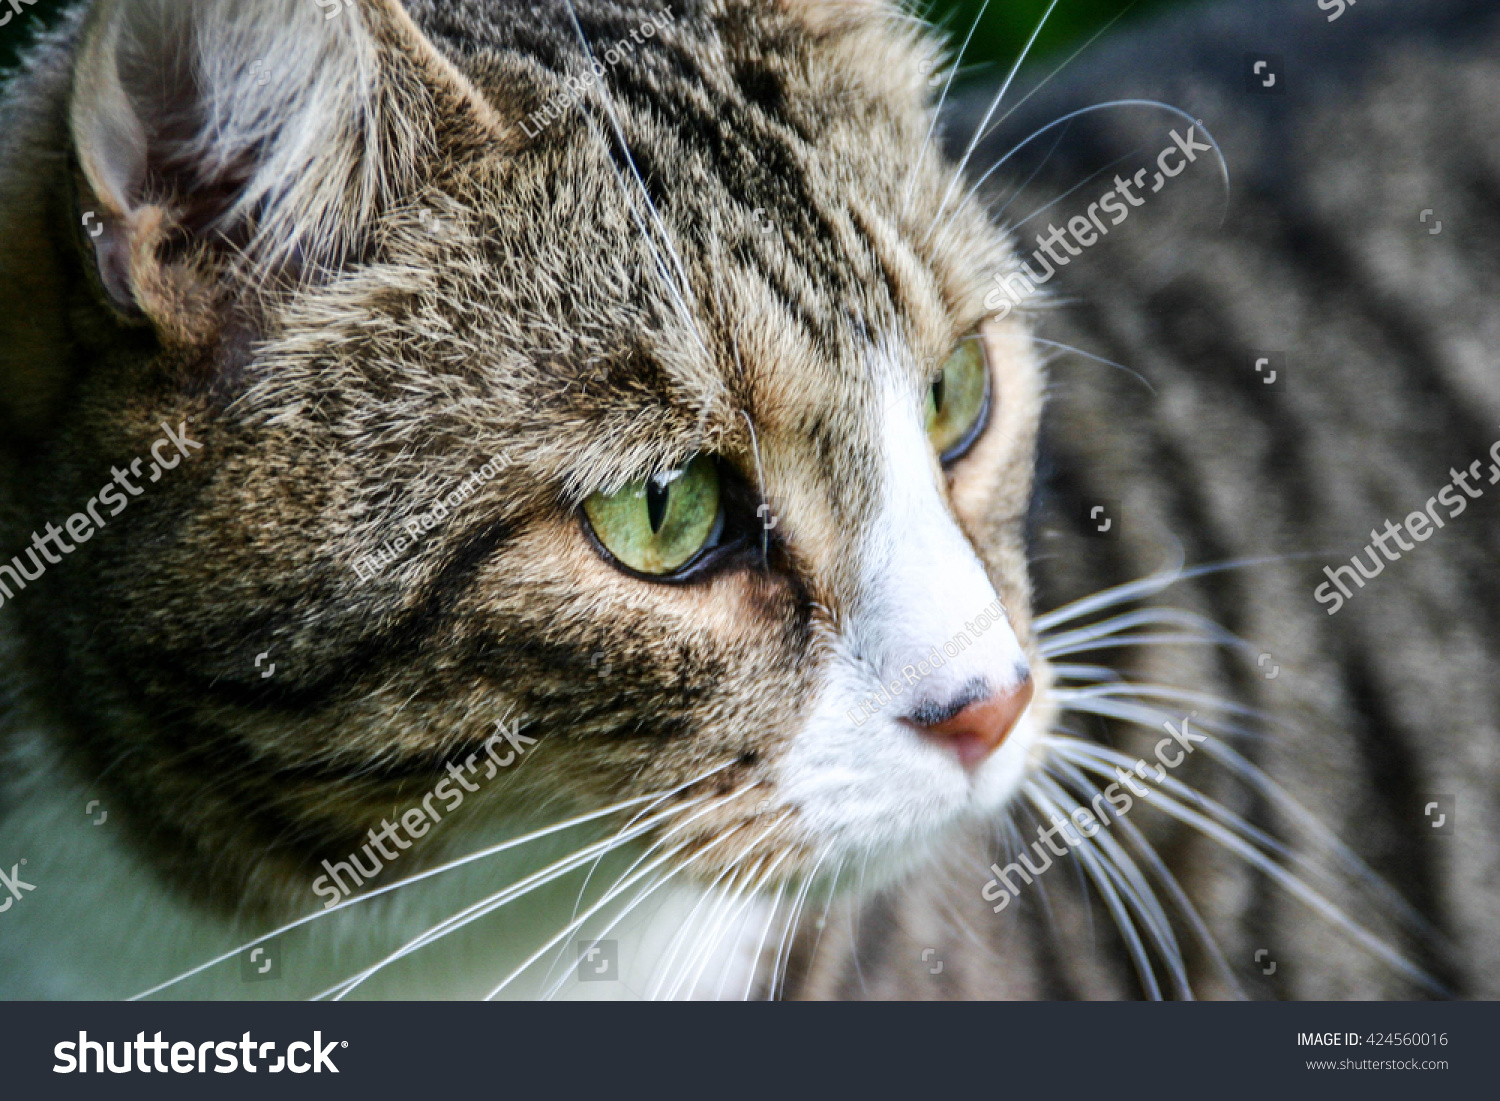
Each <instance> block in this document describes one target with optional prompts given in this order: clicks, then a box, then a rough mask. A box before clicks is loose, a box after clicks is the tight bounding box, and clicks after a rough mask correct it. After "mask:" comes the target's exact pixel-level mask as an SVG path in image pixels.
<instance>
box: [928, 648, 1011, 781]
mask: <svg viewBox="0 0 1500 1101" xmlns="http://www.w3.org/2000/svg"><path fill="white" fill-rule="evenodd" d="M1032 691H1033V687H1032V682H1031V677H1030V673H1029V671H1027V676H1026V678H1025V679H1024V680H1022V681H1021V682H1020V683H1019V684H1017V685H1015V686H1014V687H1012V688H1008V689H1006V690H1004V691H1003V692H990V691H989V690H988V689H981V690H980V691H979V692H978V693H977V694H976V693H975V692H974V691H973V690H972V689H966V690H965V691H964V692H962V693H960V694H959V696H957V697H955V699H954V700H952V701H951V702H949V703H946V704H924V705H922V706H919V707H917V708H916V709H915V710H914V711H913V712H912V713H911V715H910V716H909V719H908V721H909V722H911V723H912V724H913V725H914V726H916V727H917V728H918V729H920V730H921V731H922V732H923V733H924V734H926V735H927V736H928V737H929V738H931V739H933V740H934V741H936V742H939V743H941V744H943V745H945V746H947V747H948V748H950V749H952V750H953V751H954V752H955V753H957V754H958V758H959V760H960V761H961V762H962V763H963V765H964V767H965V768H975V767H977V766H978V765H980V764H982V763H983V762H984V761H985V760H986V759H987V758H988V757H989V756H990V754H992V753H994V752H995V750H997V749H999V748H1000V746H1001V745H1003V744H1004V742H1005V739H1006V738H1008V737H1009V736H1010V732H1011V731H1012V730H1014V729H1015V726H1016V723H1018V722H1020V720H1021V715H1022V714H1023V713H1024V712H1025V711H1026V708H1027V706H1028V705H1029V704H1030V703H1031V696H1032Z"/></svg>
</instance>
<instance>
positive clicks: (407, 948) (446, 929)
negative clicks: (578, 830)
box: [314, 781, 734, 1000]
mask: <svg viewBox="0 0 1500 1101" xmlns="http://www.w3.org/2000/svg"><path fill="white" fill-rule="evenodd" d="M694 782H696V781H694ZM687 786H690V785H680V786H679V787H678V788H677V789H675V790H677V791H680V790H682V788H684V787H687ZM671 794H673V793H670V792H669V793H668V796H670V795H671ZM663 798H665V797H663ZM708 798H709V796H708V795H706V794H705V795H701V796H699V797H697V798H696V799H693V800H691V801H689V802H687V803H685V804H683V805H682V806H678V807H672V808H670V809H668V810H665V811H662V812H660V813H658V814H656V815H654V816H653V817H651V818H649V819H647V820H646V821H645V822H642V823H641V824H639V825H637V826H633V827H631V826H625V827H621V828H620V829H619V830H617V831H616V832H615V833H614V834H612V835H611V836H610V837H607V838H605V839H603V840H602V841H598V842H595V843H594V844H592V845H588V846H586V847H585V848H583V849H581V850H579V851H577V852H575V853H573V854H571V855H570V856H566V857H563V858H562V859H561V860H559V861H556V862H554V863H553V864H551V865H549V866H547V867H546V868H543V869H541V870H540V871H537V872H534V873H532V874H531V875H529V876H527V877H525V878H524V879H522V880H520V881H518V882H516V883H514V884H511V885H509V886H507V887H505V888H503V889H502V890H500V891H497V892H496V893H494V894H492V895H490V896H488V897H486V898H484V899H481V900H479V901H478V902H475V903H473V904H471V905H469V906H468V907H465V908H464V909H463V910H461V911H459V912H458V913H457V914H454V915H452V916H450V917H448V918H446V919H444V920H443V921H441V922H438V923H437V924H435V925H433V926H431V927H430V928H428V929H426V930H425V931H423V932H422V933H421V934H419V935H418V936H417V937H415V938H413V939H412V940H410V941H408V942H407V943H406V944H404V945H402V946H401V948H399V949H398V950H397V951H396V952H394V953H392V954H391V955H389V956H387V957H386V958H385V959H383V960H381V961H379V962H378V963H376V964H374V965H373V966H372V967H370V968H368V969H366V970H365V971H364V972H361V973H360V974H358V975H356V976H354V978H352V979H348V980H345V981H344V982H342V983H338V984H336V985H335V986H333V987H332V988H330V989H329V990H326V991H324V992H323V993H322V994H319V995H317V996H316V998H315V999H314V1000H319V999H321V998H323V997H326V996H330V995H333V994H334V993H335V992H337V998H338V999H342V998H343V997H344V996H345V995H347V994H348V993H349V992H350V991H351V990H353V989H354V987H356V986H358V985H360V984H362V983H363V982H365V981H366V980H367V979H369V978H370V977H371V976H373V975H374V974H376V973H377V972H378V971H380V970H381V969H383V968H385V967H387V966H389V965H390V964H391V963H394V962H395V961H396V960H399V959H402V958H404V957H405V956H407V955H410V954H411V953H413V952H416V951H418V950H420V949H421V948H423V947H425V946H427V945H428V944H432V943H434V942H436V941H438V940H441V939H442V938H443V937H445V936H448V935H449V934H450V933H453V932H456V931H457V930H459V929H461V928H463V927H465V926H467V925H470V924H472V923H473V922H475V921H478V920H479V919H481V918H483V917H485V916H486V915H488V914H490V913H493V912H494V911H495V910H498V909H500V908H501V907H502V906H505V905H508V904H509V903H510V902H513V901H514V900H515V899H517V898H521V897H523V896H524V895H526V894H529V893H530V892H532V891H534V890H536V889H537V888H539V887H542V886H545V885H546V884H547V883H551V882H553V881H554V880H556V879H557V878H559V877H560V876H562V875H565V874H567V873H568V872H571V871H574V870H575V869H577V868H580V867H582V866H583V865H584V864H586V863H588V861H589V860H591V859H597V858H600V857H602V856H604V855H607V854H608V853H610V852H612V851H614V850H615V849H618V848H619V847H621V846H622V845H624V844H625V843H627V842H629V841H632V840H634V839H635V838H637V837H640V836H642V835H643V834H647V833H649V832H650V831H651V830H653V829H655V828H656V827H657V826H659V825H661V824H662V823H664V822H667V821H670V820H671V819H672V818H674V817H675V816H677V815H681V814H685V813H686V812H687V811H689V810H692V809H693V808H694V807H697V806H700V805H701V804H702V803H704V802H705V800H707V799H708ZM732 798H734V796H733V795H732V794H731V795H726V796H722V797H720V798H719V799H718V800H717V801H716V802H714V803H711V804H710V805H709V806H708V807H707V808H705V809H704V810H703V811H700V812H699V814H697V815H693V816H692V817H691V818H689V819H688V821H689V822H691V821H693V820H694V819H695V818H697V817H699V816H701V814H704V813H708V812H710V811H712V810H713V809H715V807H716V806H720V805H722V804H723V803H725V802H727V801H729V800H730V799H732ZM660 801H661V800H658V802H660ZM677 828H680V827H673V829H674V830H675V829H677Z"/></svg>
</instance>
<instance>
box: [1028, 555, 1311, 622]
mask: <svg viewBox="0 0 1500 1101" xmlns="http://www.w3.org/2000/svg"><path fill="white" fill-rule="evenodd" d="M1326 557H1328V555H1327V554H1326V553H1322V552H1317V551H1305V552H1297V553H1293V554H1267V555H1260V556H1258V557H1255V558H1231V559H1228V560H1227V561H1224V562H1207V563H1204V564H1202V565H1199V566H1184V560H1183V558H1182V556H1181V554H1180V553H1179V554H1178V556H1177V561H1176V564H1175V565H1172V566H1168V567H1166V568H1165V569H1161V570H1157V571H1156V572H1155V573H1152V574H1148V575H1146V576H1145V577H1142V578H1138V579H1137V580H1135V581H1127V582H1125V583H1123V584H1120V585H1115V586H1112V587H1111V588H1108V589H1101V590H1100V591H1099V592H1097V593H1091V594H1090V595H1088V596H1085V597H1081V598H1079V599H1078V600H1074V601H1072V602H1070V603H1068V604H1064V605H1062V606H1060V607H1057V608H1054V609H1053V610H1052V611H1050V612H1047V613H1045V614H1044V615H1040V616H1037V617H1036V619H1035V620H1034V621H1033V624H1034V626H1035V628H1036V630H1037V632H1038V633H1046V632H1048V631H1051V630H1053V629H1054V628H1056V627H1059V626H1061V625H1062V624H1064V623H1069V622H1072V621H1073V620H1075V619H1080V618H1082V617H1083V616H1086V615H1091V614H1092V613H1094V612H1098V611H1103V610H1104V609H1105V608H1113V607H1117V606H1118V605H1121V604H1129V603H1131V602H1133V601H1136V600H1144V599H1145V598H1146V597H1149V596H1155V595H1156V594H1157V593H1160V592H1163V591H1165V590H1166V589H1169V588H1171V587H1172V586H1173V585H1175V584H1177V583H1178V582H1179V581H1192V580H1194V579H1195V578H1199V577H1208V576H1210V575H1212V574H1216V573H1227V572H1229V571H1231V570H1244V569H1249V568H1251V567H1253V566H1269V565H1273V564H1277V563H1282V562H1297V561H1301V560H1304V559H1322V558H1326Z"/></svg>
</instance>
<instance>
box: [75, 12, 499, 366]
mask: <svg viewBox="0 0 1500 1101" xmlns="http://www.w3.org/2000/svg"><path fill="white" fill-rule="evenodd" d="M69 122H70V127H71V130H72V137H73V143H74V149H75V152H76V155H77V161H78V164H79V167H80V171H81V174H82V177H83V179H82V181H81V186H80V192H81V202H82V205H83V208H84V209H83V221H84V229H85V232H86V233H87V235H88V237H89V238H90V241H91V244H92V247H93V253H94V256H95V258H96V260H97V264H98V273H99V276H100V281H101V283H102V284H103V287H104V288H105V290H106V292H107V293H108V296H109V298H110V299H111V300H112V301H113V302H114V304H115V305H116V306H118V307H120V308H122V309H125V310H128V311H132V312H134V311H139V312H141V313H144V314H145V315H146V316H147V317H148V318H150V319H151V320H152V321H153V322H154V323H155V325H156V327H157V328H158V330H159V331H161V332H162V334H163V335H164V336H165V337H168V338H173V337H175V338H177V339H179V340H184V341H192V340H194V339H195V338H201V337H203V336H204V335H206V327H208V326H211V324H212V315H213V313H214V309H215V304H216V303H217V302H218V301H219V300H220V299H221V297H222V295H223V294H224V292H225V291H226V289H232V287H231V284H232V282H233V280H236V279H240V280H243V279H247V278H250V279H257V280H263V279H265V278H266V277H268V276H284V275H287V274H291V275H293V276H295V277H299V278H309V277H316V275H317V273H318V272H319V271H323V270H331V269H333V268H336V267H337V266H338V265H339V264H340V263H341V262H342V261H343V260H345V259H346V258H347V257H349V256H350V255H353V254H357V253H358V251H359V249H360V246H361V244H362V242H363V241H364V239H365V235H366V233H367V232H368V230H369V227H370V226H371V225H372V223H373V222H374V220H375V218H376V216H377V214H378V213H379V211H380V210H381V209H382V208H383V207H384V206H386V205H388V204H389V203H390V202H391V201H393V200H394V199H396V198H397V197H398V196H400V195H401V194H403V193H404V192H405V191H406V190H407V189H409V188H410V187H411V186H412V185H413V184H414V183H415V182H416V181H417V180H418V179H420V178H421V174H423V173H425V172H427V171H430V170H431V167H432V165H433V164H434V162H435V161H438V160H440V159H441V158H444V157H452V156H456V155H461V154H462V150H463V149H464V148H465V147H470V146H474V145H482V144H494V143H495V142H496V141H497V140H500V133H501V127H500V126H499V124H498V122H497V121H496V119H495V118H494V116H493V113H492V110H491V108H490V107H489V105H488V104H487V103H486V102H485V101H484V99H483V98H482V97H481V96H480V95H479V93H478V92H477V91H476V90H475V89H474V88H473V87H472V86H471V85H470V84H469V82H468V81H467V80H466V79H465V78H464V77H463V76H462V75H461V74H460V73H459V72H458V71H457V70H456V69H455V68H454V67H453V66H452V65H451V64H450V63H449V62H448V61H447V60H446V59H445V58H443V57H442V56H441V55H440V54H439V53H438V51H437V50H436V49H435V48H434V47H433V46H432V44H431V43H430V42H428V41H427V39H426V38H425V37H424V36H423V35H422V33H421V31H420V30H419V29H418V28H417V27H416V26H415V24H413V22H412V20H411V17H410V16H409V15H408V14H407V13H406V10H405V9H404V8H403V7H402V5H401V3H400V2H399V0H359V2H358V3H357V4H356V3H355V2H354V0H254V2H253V3H246V2H241V0H99V3H97V4H96V6H95V8H94V10H93V11H92V12H91V13H90V16H89V18H88V21H87V23H86V25H85V28H84V34H83V45H82V49H81V52H80V55H79V58H78V63H77V66H76V68H75V77H74V83H73V91H72V98H71V102H70V108H69Z"/></svg>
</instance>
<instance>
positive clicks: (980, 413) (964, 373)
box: [927, 336, 990, 463]
mask: <svg viewBox="0 0 1500 1101" xmlns="http://www.w3.org/2000/svg"><path fill="white" fill-rule="evenodd" d="M989 408H990V368H989V363H988V362H987V361H986V359H985V352H984V344H983V342H982V341H981V340H980V339H979V337H977V336H971V337H969V338H968V339H966V340H964V341H963V342H962V343H961V344H959V346H958V347H957V348H956V349H954V352H953V354H952V355H951V356H949V357H948V362H947V363H945V364H944V365H943V370H942V373H941V374H940V375H938V377H937V378H936V379H934V380H933V383H932V386H931V387H930V388H929V389H928V391H927V438H928V439H929V440H931V441H932V446H933V450H935V451H936V452H937V453H938V457H939V458H940V459H941V460H942V461H943V462H944V463H951V462H953V461H954V460H956V459H959V458H961V457H962V456H963V454H964V453H965V452H966V451H968V450H969V448H970V447H972V446H973V444H974V441H975V440H976V439H978V438H979V434H980V433H981V432H982V431H983V430H984V425H985V421H986V419H987V418H988V415H989Z"/></svg>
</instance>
